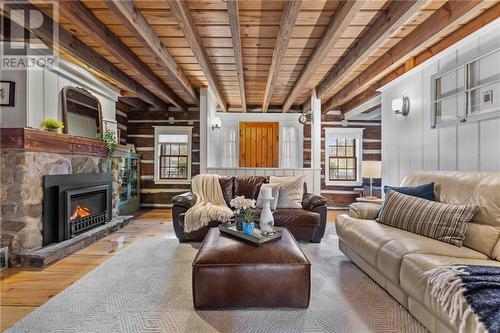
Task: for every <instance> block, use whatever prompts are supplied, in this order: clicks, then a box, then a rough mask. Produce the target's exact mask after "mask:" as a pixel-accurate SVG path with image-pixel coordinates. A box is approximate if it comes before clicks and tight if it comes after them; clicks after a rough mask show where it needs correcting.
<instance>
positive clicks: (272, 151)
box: [240, 122, 280, 168]
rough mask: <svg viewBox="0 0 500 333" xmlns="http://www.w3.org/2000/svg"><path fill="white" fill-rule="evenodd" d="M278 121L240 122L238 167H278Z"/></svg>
mask: <svg viewBox="0 0 500 333" xmlns="http://www.w3.org/2000/svg"><path fill="white" fill-rule="evenodd" d="M279 128H280V127H279V123H276V122H273V123H270V122H240V167H242V168H278V167H279V150H278V147H279Z"/></svg>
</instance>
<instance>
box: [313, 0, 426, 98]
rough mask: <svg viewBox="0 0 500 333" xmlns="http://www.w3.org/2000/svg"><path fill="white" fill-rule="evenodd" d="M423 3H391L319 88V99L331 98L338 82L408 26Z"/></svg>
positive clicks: (421, 0) (420, 0)
mask: <svg viewBox="0 0 500 333" xmlns="http://www.w3.org/2000/svg"><path fill="white" fill-rule="evenodd" d="M425 3H426V1H423V0H419V1H393V2H392V3H391V4H390V5H389V7H388V8H387V9H386V10H385V11H384V13H383V14H382V15H380V17H379V18H377V19H376V20H375V22H374V23H373V25H371V26H370V28H369V30H368V31H367V32H365V33H364V34H363V35H362V36H361V38H360V39H359V41H358V42H357V43H356V44H355V45H354V47H353V48H352V49H350V50H349V51H348V52H347V53H346V54H345V55H344V56H342V59H341V60H340V61H339V62H338V63H336V64H335V66H334V67H333V69H332V70H331V71H330V72H329V73H328V75H327V76H326V78H325V79H324V80H323V81H322V82H321V83H320V84H319V85H318V88H317V90H318V97H319V98H320V99H326V98H327V97H329V96H331V95H330V92H332V91H333V90H334V89H335V88H337V87H338V86H339V83H340V82H342V81H343V80H344V79H345V78H346V77H347V76H348V75H349V74H351V72H352V71H353V70H354V69H355V68H356V67H357V66H359V65H360V64H362V63H363V62H364V61H365V60H366V59H367V58H368V57H369V56H370V55H371V54H372V53H373V52H374V51H375V50H376V49H377V48H379V47H380V46H381V45H382V44H383V43H384V42H386V41H387V38H389V36H391V35H392V34H393V33H394V32H395V31H397V30H398V29H399V28H401V27H402V26H403V25H404V24H405V23H406V22H408V20H409V19H410V18H411V17H412V16H413V15H415V14H416V13H417V12H418V11H419V10H420V8H421V7H422V6H423V5H424V4H425Z"/></svg>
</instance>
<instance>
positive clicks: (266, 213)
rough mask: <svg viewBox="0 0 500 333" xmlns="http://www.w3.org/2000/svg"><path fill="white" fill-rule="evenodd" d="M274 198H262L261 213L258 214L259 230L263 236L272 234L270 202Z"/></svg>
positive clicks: (272, 221)
mask: <svg viewBox="0 0 500 333" xmlns="http://www.w3.org/2000/svg"><path fill="white" fill-rule="evenodd" d="M273 200H274V198H272V197H270V198H262V212H261V213H260V220H259V225H260V230H261V232H262V233H263V234H268V233H271V232H273V227H274V217H273V213H272V212H271V201H273Z"/></svg>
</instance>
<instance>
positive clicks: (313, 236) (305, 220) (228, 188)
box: [172, 176, 327, 243]
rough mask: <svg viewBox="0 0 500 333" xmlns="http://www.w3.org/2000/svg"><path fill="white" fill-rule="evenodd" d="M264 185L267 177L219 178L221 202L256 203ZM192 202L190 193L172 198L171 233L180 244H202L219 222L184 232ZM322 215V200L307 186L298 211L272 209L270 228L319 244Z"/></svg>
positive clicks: (323, 228)
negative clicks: (236, 199)
mask: <svg viewBox="0 0 500 333" xmlns="http://www.w3.org/2000/svg"><path fill="white" fill-rule="evenodd" d="M268 182H269V177H264V176H221V177H220V178H219V183H220V185H221V188H222V193H223V195H224V200H225V202H226V204H227V205H228V206H229V202H230V201H231V199H232V198H234V197H236V196H245V198H251V199H255V200H257V197H258V195H259V191H260V187H261V186H262V184H264V183H268ZM195 203H196V196H195V195H194V194H193V193H191V192H188V193H184V194H181V195H177V196H175V197H173V198H172V204H173V206H172V217H173V224H174V231H175V235H176V236H177V238H178V239H179V241H181V242H189V241H202V240H203V238H205V235H206V234H207V233H208V230H209V229H210V228H211V227H216V226H218V225H219V223H220V222H217V221H214V222H211V223H210V224H209V225H208V226H206V227H203V228H201V229H199V230H196V231H193V232H190V233H186V232H184V215H185V213H186V211H187V210H188V209H189V208H190V207H192V206H193V205H194V204H195ZM256 213H257V214H258V213H259V211H258V210H257V211H256ZM326 213H327V208H326V200H325V198H323V197H321V196H318V195H314V194H311V193H307V186H306V184H304V195H303V198H302V209H276V210H274V211H273V216H274V225H275V226H277V227H286V228H287V229H288V231H290V232H291V233H292V235H293V236H294V237H295V238H296V239H297V240H306V241H310V242H313V243H319V242H321V238H322V237H323V235H324V233H325V226H326Z"/></svg>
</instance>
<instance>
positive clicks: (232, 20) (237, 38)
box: [226, 0, 247, 112]
mask: <svg viewBox="0 0 500 333" xmlns="http://www.w3.org/2000/svg"><path fill="white" fill-rule="evenodd" d="M226 3H227V13H228V14H229V28H230V29H231V38H232V39H233V50H234V60H235V61H236V73H237V74H238V84H239V86H240V97H241V107H242V109H243V112H247V99H246V97H245V77H244V74H243V53H242V51H241V34H240V12H239V10H238V1H237V0H229V1H227V2H226Z"/></svg>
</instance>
